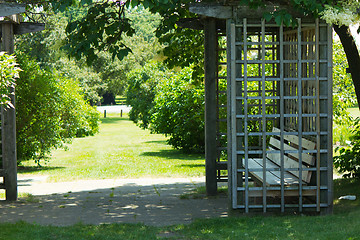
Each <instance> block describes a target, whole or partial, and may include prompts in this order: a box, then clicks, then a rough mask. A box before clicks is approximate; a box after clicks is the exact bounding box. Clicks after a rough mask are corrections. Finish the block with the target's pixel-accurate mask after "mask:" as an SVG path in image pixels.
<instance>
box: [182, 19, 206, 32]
mask: <svg viewBox="0 0 360 240" xmlns="http://www.w3.org/2000/svg"><path fill="white" fill-rule="evenodd" d="M176 25H178V26H179V27H181V28H190V29H195V30H203V29H204V24H203V22H202V21H201V20H200V19H199V18H181V19H180V20H179V21H177V22H176Z"/></svg>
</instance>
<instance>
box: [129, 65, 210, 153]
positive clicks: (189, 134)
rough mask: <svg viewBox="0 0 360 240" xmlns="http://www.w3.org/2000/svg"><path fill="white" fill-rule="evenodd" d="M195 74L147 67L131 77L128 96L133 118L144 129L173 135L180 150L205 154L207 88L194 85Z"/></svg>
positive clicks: (186, 71)
mask: <svg viewBox="0 0 360 240" xmlns="http://www.w3.org/2000/svg"><path fill="white" fill-rule="evenodd" d="M192 73H193V71H192V69H190V68H184V69H183V70H181V71H175V70H173V71H170V70H168V69H166V68H165V67H164V66H161V65H160V64H153V63H150V64H147V65H146V66H145V67H144V68H143V69H141V70H135V71H132V72H131V73H130V74H129V87H128V89H127V95H126V97H127V104H129V105H131V106H132V109H131V111H130V113H129V115H130V119H131V120H133V121H134V122H135V123H137V124H138V125H139V126H140V127H142V128H150V129H151V130H152V131H153V132H156V133H162V134H165V135H167V136H169V140H168V143H169V144H170V145H172V146H173V147H175V148H177V149H181V150H183V151H186V152H203V151H204V87H203V85H201V84H200V85H194V84H193V80H192Z"/></svg>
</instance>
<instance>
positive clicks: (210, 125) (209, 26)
mask: <svg viewBox="0 0 360 240" xmlns="http://www.w3.org/2000/svg"><path fill="white" fill-rule="evenodd" d="M204 30H205V169H206V193H207V195H216V194H217V181H216V156H217V147H216V144H217V142H216V74H217V64H216V63H217V51H216V49H217V37H216V22H215V19H214V18H207V19H206V21H205V27H204Z"/></svg>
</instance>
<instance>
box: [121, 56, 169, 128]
mask: <svg viewBox="0 0 360 240" xmlns="http://www.w3.org/2000/svg"><path fill="white" fill-rule="evenodd" d="M127 77H128V81H129V82H128V88H127V91H126V104H127V105H130V106H131V107H132V108H131V110H130V112H129V118H130V120H132V121H133V122H135V123H136V124H138V125H139V126H140V127H141V128H148V127H149V123H150V117H151V113H150V111H151V109H152V108H153V106H154V103H153V102H154V98H155V94H156V86H157V84H158V82H160V81H164V80H165V79H166V78H167V77H166V73H165V69H164V67H162V66H161V65H160V64H155V63H149V64H146V65H145V66H144V67H143V68H141V69H136V70H134V71H131V72H130V73H129V74H128V76H127Z"/></svg>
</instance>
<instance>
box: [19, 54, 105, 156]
mask: <svg viewBox="0 0 360 240" xmlns="http://www.w3.org/2000/svg"><path fill="white" fill-rule="evenodd" d="M18 62H19V65H20V67H21V69H22V70H23V71H22V72H21V73H20V78H19V79H18V84H17V89H16V102H17V108H16V114H17V119H16V121H17V149H18V161H19V162H20V161H23V160H28V159H34V160H35V161H36V162H37V163H40V161H41V160H43V159H45V158H46V156H47V154H49V153H50V151H51V150H52V149H53V148H58V147H63V144H64V143H66V142H68V141H69V140H70V139H71V138H73V137H83V136H88V135H93V134H95V133H96V132H98V130H99V113H98V112H97V111H96V109H94V108H92V107H90V106H89V105H88V104H87V103H86V101H85V100H84V95H83V94H82V93H81V92H82V90H81V89H80V87H79V86H78V83H77V82H75V81H73V80H72V79H69V78H64V77H62V76H61V75H59V74H57V73H56V72H53V71H49V70H44V69H40V67H39V66H38V65H37V63H36V62H35V61H33V60H30V59H28V58H27V57H26V56H25V55H23V54H18Z"/></svg>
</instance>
